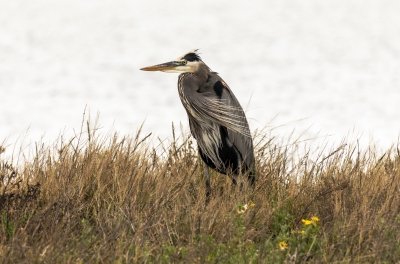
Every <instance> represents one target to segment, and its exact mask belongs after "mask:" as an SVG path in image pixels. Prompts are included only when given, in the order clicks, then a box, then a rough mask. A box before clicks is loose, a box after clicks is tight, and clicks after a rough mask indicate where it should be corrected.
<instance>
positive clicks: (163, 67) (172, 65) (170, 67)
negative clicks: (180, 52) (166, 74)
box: [140, 61, 178, 71]
mask: <svg viewBox="0 0 400 264" xmlns="http://www.w3.org/2000/svg"><path fill="white" fill-rule="evenodd" d="M177 66H178V65H177V64H176V62H175V61H170V62H166V63H161V64H157V65H154V66H148V67H144V68H141V69H140V70H142V71H166V70H167V71H168V70H173V69H175V67H177Z"/></svg>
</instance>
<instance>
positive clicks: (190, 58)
mask: <svg viewBox="0 0 400 264" xmlns="http://www.w3.org/2000/svg"><path fill="white" fill-rule="evenodd" d="M182 59H184V60H187V61H201V58H200V56H199V55H198V54H197V53H194V52H190V53H188V54H186V55H185V56H183V57H182Z"/></svg>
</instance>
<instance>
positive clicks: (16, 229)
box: [0, 130, 400, 263]
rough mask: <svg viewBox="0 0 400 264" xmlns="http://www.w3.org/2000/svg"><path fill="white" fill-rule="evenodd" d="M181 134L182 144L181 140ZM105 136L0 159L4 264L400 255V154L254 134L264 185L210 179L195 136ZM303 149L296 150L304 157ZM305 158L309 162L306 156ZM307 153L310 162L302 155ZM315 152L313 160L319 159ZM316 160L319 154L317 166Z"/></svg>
mask: <svg viewBox="0 0 400 264" xmlns="http://www.w3.org/2000/svg"><path fill="white" fill-rule="evenodd" d="M177 137H178V136H177ZM148 141H149V139H146V137H145V136H141V135H140V134H138V135H137V136H136V137H118V136H116V135H107V136H101V135H99V136H98V135H96V133H95V130H93V131H92V132H90V133H86V134H84V135H79V136H76V137H74V138H72V139H71V140H70V141H64V142H63V143H62V144H61V143H59V142H58V143H57V144H54V145H51V146H46V145H40V144H38V145H36V147H35V150H34V151H35V155H34V156H35V157H34V159H33V160H32V161H29V162H27V163H26V164H24V165H23V166H20V167H18V168H15V167H12V166H10V161H8V160H5V159H4V158H2V156H1V154H0V158H1V160H0V177H1V180H2V181H1V182H3V183H7V184H1V189H0V211H1V216H0V225H1V228H0V260H1V261H2V262H5V263H32V262H46V263H66V262H67V263H89V262H91V263H100V262H104V263H110V262H114V263H132V262H140V263H145V262H146V263H178V262H184V263H282V262H289V263H302V262H305V261H309V262H318V263H321V262H325V263H332V262H340V263H347V262H349V263H365V262H390V263H393V262H395V261H398V260H399V259H400V189H399V187H400V186H399V185H400V153H399V150H398V149H396V148H393V149H390V150H388V151H387V152H386V153H385V154H384V155H379V156H377V154H376V153H377V152H376V151H375V150H374V149H372V148H371V149H367V150H365V151H360V150H359V149H358V148H357V146H356V145H354V146H350V145H341V146H337V148H336V149H332V151H330V152H329V154H325V155H322V154H321V155H318V153H316V150H315V151H314V152H313V146H312V145H311V146H310V148H309V149H308V150H306V151H305V150H304V149H305V147H304V145H305V144H302V143H299V144H296V143H292V144H283V143H280V142H279V141H278V140H275V139H274V138H270V137H268V136H265V135H264V136H263V135H262V133H260V134H259V135H258V136H257V137H256V138H255V145H256V161H257V174H258V179H257V183H256V188H255V189H254V190H244V191H242V192H240V191H239V190H238V189H235V188H234V187H233V186H232V185H231V183H230V181H229V179H228V178H227V177H226V176H224V175H219V174H217V173H215V172H212V174H211V179H212V182H211V183H212V189H213V194H212V199H211V201H210V204H209V205H208V206H205V178H204V174H203V166H202V163H201V162H200V160H199V158H198V156H197V150H196V144H195V142H194V141H193V139H191V138H188V137H185V136H183V135H180V136H179V139H176V140H175V139H173V140H172V142H171V143H168V144H164V147H161V146H158V148H157V150H155V149H153V148H152V147H149V145H148ZM299 148H300V149H301V150H302V151H301V152H299V151H298V149H299ZM301 153H303V154H301ZM304 153H305V154H304ZM311 154H312V155H311ZM308 157H313V158H308Z"/></svg>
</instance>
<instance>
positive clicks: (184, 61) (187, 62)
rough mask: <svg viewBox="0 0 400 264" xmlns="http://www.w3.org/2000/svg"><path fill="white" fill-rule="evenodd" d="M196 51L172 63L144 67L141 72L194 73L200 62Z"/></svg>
mask: <svg viewBox="0 0 400 264" xmlns="http://www.w3.org/2000/svg"><path fill="white" fill-rule="evenodd" d="M197 51H198V50H197V49H196V50H191V51H189V52H188V53H186V54H184V55H182V56H180V57H178V58H176V59H175V60H173V61H170V62H165V63H161V64H157V65H154V66H149V67H144V68H142V69H141V70H142V71H163V72H178V73H183V72H196V71H197V69H198V68H199V64H200V63H201V62H202V60H201V58H200V56H199V53H198V52H197Z"/></svg>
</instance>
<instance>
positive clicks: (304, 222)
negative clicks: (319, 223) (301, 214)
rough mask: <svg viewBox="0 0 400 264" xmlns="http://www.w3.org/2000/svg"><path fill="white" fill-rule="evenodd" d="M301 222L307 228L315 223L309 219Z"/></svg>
mask: <svg viewBox="0 0 400 264" xmlns="http://www.w3.org/2000/svg"><path fill="white" fill-rule="evenodd" d="M301 222H303V224H304V225H306V226H308V225H311V224H312V223H313V221H311V220H307V219H301Z"/></svg>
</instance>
